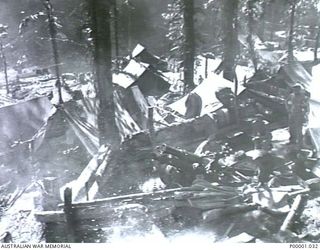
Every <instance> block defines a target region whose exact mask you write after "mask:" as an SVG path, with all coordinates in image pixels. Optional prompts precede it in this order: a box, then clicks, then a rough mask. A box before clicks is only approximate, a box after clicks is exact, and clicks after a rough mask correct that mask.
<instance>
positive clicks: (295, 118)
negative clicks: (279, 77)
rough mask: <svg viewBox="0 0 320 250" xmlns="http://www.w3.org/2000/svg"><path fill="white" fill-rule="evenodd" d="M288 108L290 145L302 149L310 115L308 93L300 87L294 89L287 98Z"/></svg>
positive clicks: (296, 86)
mask: <svg viewBox="0 0 320 250" xmlns="http://www.w3.org/2000/svg"><path fill="white" fill-rule="evenodd" d="M286 108H287V111H288V122H289V132H290V143H293V144H296V145H297V146H298V147H299V148H301V147H302V145H303V134H302V129H303V124H304V123H305V122H306V121H307V117H308V113H309V98H308V93H307V92H306V91H304V90H302V88H301V86H300V85H295V86H294V87H293V92H292V93H291V94H290V95H289V96H288V98H287V101H286Z"/></svg>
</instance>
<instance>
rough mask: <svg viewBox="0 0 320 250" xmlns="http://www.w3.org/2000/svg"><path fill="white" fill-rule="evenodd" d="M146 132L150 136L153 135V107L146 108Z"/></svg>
mask: <svg viewBox="0 0 320 250" xmlns="http://www.w3.org/2000/svg"><path fill="white" fill-rule="evenodd" d="M148 130H149V133H150V135H152V134H153V133H154V124H153V107H148Z"/></svg>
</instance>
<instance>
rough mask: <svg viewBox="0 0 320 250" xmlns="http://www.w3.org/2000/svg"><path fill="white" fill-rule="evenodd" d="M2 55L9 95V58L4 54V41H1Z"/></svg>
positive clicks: (0, 50) (0, 49)
mask: <svg viewBox="0 0 320 250" xmlns="http://www.w3.org/2000/svg"><path fill="white" fill-rule="evenodd" d="M0 53H1V58H2V60H3V70H4V77H5V81H6V90H7V94H9V92H10V90H9V80H8V71H7V69H8V65H7V58H6V55H5V54H4V49H3V44H2V40H1V39H0Z"/></svg>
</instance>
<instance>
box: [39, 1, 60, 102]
mask: <svg viewBox="0 0 320 250" xmlns="http://www.w3.org/2000/svg"><path fill="white" fill-rule="evenodd" d="M43 5H44V7H45V9H46V11H47V17H48V22H49V33H50V37H51V45H52V51H53V59H54V68H55V71H56V77H57V82H56V87H57V88H58V95H59V104H62V103H63V100H62V92H61V79H60V56H59V52H58V46H57V40H56V38H57V29H56V27H57V26H58V25H57V23H56V18H55V17H54V15H53V8H52V5H51V3H50V0H43Z"/></svg>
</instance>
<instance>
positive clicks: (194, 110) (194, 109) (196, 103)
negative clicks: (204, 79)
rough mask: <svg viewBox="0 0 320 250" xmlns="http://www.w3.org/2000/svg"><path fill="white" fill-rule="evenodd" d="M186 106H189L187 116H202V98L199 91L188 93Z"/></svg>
mask: <svg viewBox="0 0 320 250" xmlns="http://www.w3.org/2000/svg"><path fill="white" fill-rule="evenodd" d="M185 106H186V108H187V111H186V115H185V116H186V118H188V119H190V118H194V117H197V116H200V114H201V110H202V99H201V97H200V96H199V95H198V94H197V93H194V92H191V93H190V94H189V95H188V98H187V100H186V102H185Z"/></svg>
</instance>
